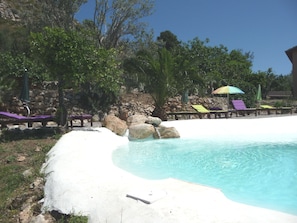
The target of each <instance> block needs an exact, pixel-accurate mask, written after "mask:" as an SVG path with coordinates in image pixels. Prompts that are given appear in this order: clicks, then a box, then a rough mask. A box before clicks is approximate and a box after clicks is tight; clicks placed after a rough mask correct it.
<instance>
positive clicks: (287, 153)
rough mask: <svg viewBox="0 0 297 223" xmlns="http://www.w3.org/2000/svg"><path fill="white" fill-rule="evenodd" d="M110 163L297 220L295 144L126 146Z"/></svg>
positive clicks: (193, 141) (197, 142)
mask: <svg viewBox="0 0 297 223" xmlns="http://www.w3.org/2000/svg"><path fill="white" fill-rule="evenodd" d="M113 162H114V164H115V165H116V166H118V167H120V168H122V169H124V170H127V171H129V172H131V173H133V174H135V175H137V176H140V177H143V178H147V179H166V178H169V177H170V178H177V179H181V180H184V181H190V182H194V183H198V184H203V185H207V186H211V187H215V188H219V189H221V190H222V192H223V193H224V194H225V196H226V197H228V198H229V199H231V200H233V201H237V202H241V203H245V204H249V205H254V206H259V207H264V208H269V209H274V210H279V211H283V212H287V213H291V214H295V215H297V141H296V142H294V141H287V142H273V143H267V142H250V143H249V142H247V141H242V142H237V143H234V142H231V141H222V142H214V141H213V140H209V139H201V138H200V139H199V140H197V139H190V138H186V139H182V138H181V139H161V140H151V141H142V142H129V143H128V144H126V145H123V146H121V147H119V148H118V149H117V150H115V151H114V153H113Z"/></svg>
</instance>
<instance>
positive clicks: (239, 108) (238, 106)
mask: <svg viewBox="0 0 297 223" xmlns="http://www.w3.org/2000/svg"><path fill="white" fill-rule="evenodd" d="M232 104H233V107H234V109H235V110H234V112H235V114H236V116H239V115H242V116H245V115H250V114H252V113H254V114H255V116H257V108H247V107H246V105H245V103H244V101H243V100H232Z"/></svg>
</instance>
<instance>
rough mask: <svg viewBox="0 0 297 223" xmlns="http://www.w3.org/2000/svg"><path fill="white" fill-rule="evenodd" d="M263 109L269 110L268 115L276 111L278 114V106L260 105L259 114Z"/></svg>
mask: <svg viewBox="0 0 297 223" xmlns="http://www.w3.org/2000/svg"><path fill="white" fill-rule="evenodd" d="M263 111H264V112H267V115H270V114H271V112H275V114H277V111H278V108H276V107H273V106H271V105H260V108H258V114H259V115H260V114H261V112H263Z"/></svg>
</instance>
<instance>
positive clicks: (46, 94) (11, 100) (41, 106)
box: [0, 82, 87, 115]
mask: <svg viewBox="0 0 297 223" xmlns="http://www.w3.org/2000/svg"><path fill="white" fill-rule="evenodd" d="M19 95H20V90H19V89H18V90H15V91H12V92H2V93H1V98H2V102H1V103H0V110H1V111H9V112H12V113H16V114H20V115H27V110H26V109H25V108H24V106H23V103H22V101H20V100H19ZM29 95H30V102H29V103H28V104H29V107H30V110H31V115H40V114H46V115H55V113H56V111H57V108H58V106H59V101H58V83H57V82H44V83H43V84H42V85H40V86H30V91H29ZM64 95H65V105H66V107H67V110H68V112H69V113H70V114H79V113H85V112H87V111H83V110H82V109H80V108H78V106H77V105H78V99H79V98H77V97H76V95H74V94H73V90H71V89H68V90H65V91H64Z"/></svg>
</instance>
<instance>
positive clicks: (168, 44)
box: [157, 30, 181, 51]
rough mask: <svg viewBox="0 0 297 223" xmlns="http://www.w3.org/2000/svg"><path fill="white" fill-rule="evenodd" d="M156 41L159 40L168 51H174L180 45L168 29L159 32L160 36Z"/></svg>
mask: <svg viewBox="0 0 297 223" xmlns="http://www.w3.org/2000/svg"><path fill="white" fill-rule="evenodd" d="M157 41H158V42H160V44H163V45H164V47H165V48H166V49H167V50H169V51H174V50H175V49H177V48H178V47H179V46H180V45H181V42H180V41H179V40H178V39H177V36H176V35H174V34H173V33H172V32H170V31H169V30H166V31H164V32H161V33H160V36H158V37H157Z"/></svg>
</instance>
